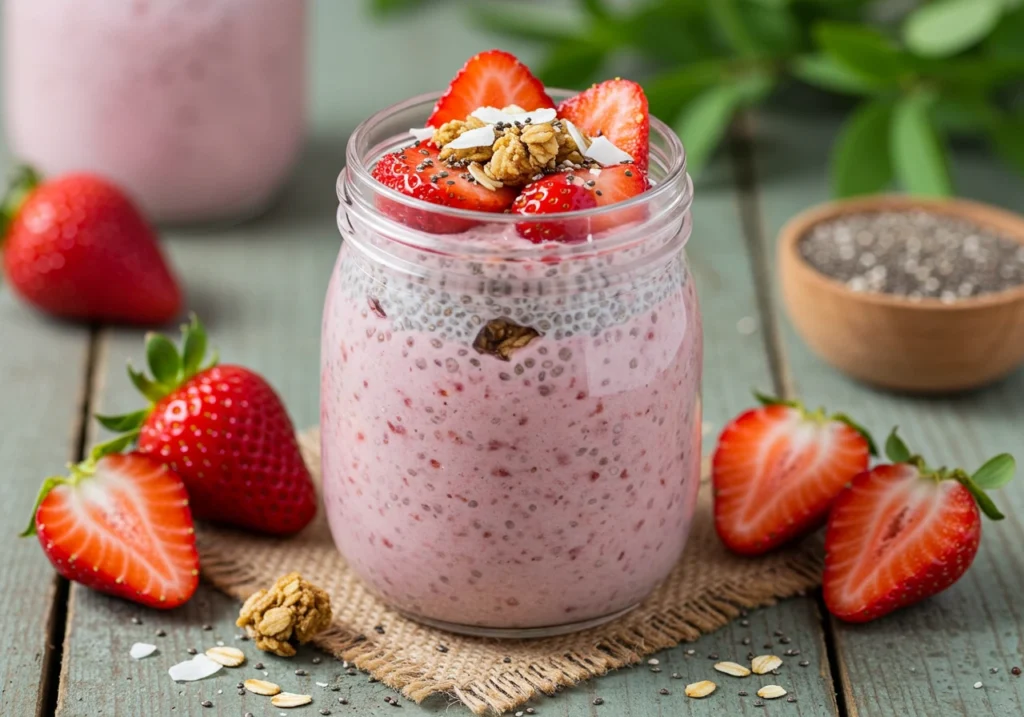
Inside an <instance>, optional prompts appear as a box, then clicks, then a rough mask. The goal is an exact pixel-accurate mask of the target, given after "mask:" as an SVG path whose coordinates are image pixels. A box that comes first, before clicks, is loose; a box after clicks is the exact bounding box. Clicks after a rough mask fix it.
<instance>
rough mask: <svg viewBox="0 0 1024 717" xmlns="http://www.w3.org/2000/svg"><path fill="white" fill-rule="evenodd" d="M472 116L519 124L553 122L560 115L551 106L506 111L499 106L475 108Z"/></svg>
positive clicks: (491, 122)
mask: <svg viewBox="0 0 1024 717" xmlns="http://www.w3.org/2000/svg"><path fill="white" fill-rule="evenodd" d="M470 116H471V117H476V118H477V119H478V120H480V121H481V122H485V123H487V124H498V123H499V122H501V123H502V124H515V123H516V122H518V123H519V124H527V123H530V124H543V123H545V122H551V121H552V120H553V119H555V117H557V116H558V115H557V113H556V112H555V111H554V110H553V109H551V108H542V109H539V110H533V111H531V112H505V111H503V110H499V109H498V108H497V107H481V108H479V109H476V110H473V112H472V113H471V114H470Z"/></svg>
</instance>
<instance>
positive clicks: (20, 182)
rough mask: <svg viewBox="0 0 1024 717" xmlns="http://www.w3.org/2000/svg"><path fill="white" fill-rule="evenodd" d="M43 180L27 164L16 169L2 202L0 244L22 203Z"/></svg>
mask: <svg viewBox="0 0 1024 717" xmlns="http://www.w3.org/2000/svg"><path fill="white" fill-rule="evenodd" d="M41 180H42V178H41V177H40V176H39V174H38V173H37V172H36V171H35V170H34V169H32V168H31V167H29V166H27V165H21V166H20V167H18V168H16V169H15V170H14V173H13V175H12V176H11V181H10V183H9V184H8V185H7V193H6V194H5V195H4V198H3V200H2V202H0V244H3V240H4V238H5V237H6V236H7V231H8V229H10V227H11V224H13V223H14V219H15V217H17V216H18V212H19V211H21V205H22V204H24V203H25V200H26V199H27V198H28V195H29V194H31V193H32V192H33V191H35V188H36V187H38V186H39V182H40V181H41Z"/></svg>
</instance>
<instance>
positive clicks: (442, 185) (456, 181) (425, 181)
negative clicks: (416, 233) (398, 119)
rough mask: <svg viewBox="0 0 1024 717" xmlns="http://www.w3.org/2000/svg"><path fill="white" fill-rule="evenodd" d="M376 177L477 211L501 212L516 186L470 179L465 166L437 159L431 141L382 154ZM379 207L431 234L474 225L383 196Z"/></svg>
mask: <svg viewBox="0 0 1024 717" xmlns="http://www.w3.org/2000/svg"><path fill="white" fill-rule="evenodd" d="M373 177H374V179H376V180H377V181H378V182H380V183H381V184H383V185H384V186H386V187H390V188H391V189H395V190H397V191H399V192H401V193H402V194H405V195H408V196H410V197H415V198H416V199H422V200H423V201H425V202H430V203H431V204H439V205H441V206H445V207H454V208H457V209H472V210H474V211H478V212H492V213H500V212H504V211H505V210H507V209H508V208H509V207H511V206H512V202H513V201H515V198H516V190H515V189H513V188H511V187H499V188H498V189H497V190H495V191H492V190H490V189H487V188H486V187H483V186H481V185H480V184H478V183H477V182H474V181H471V180H470V175H469V173H468V172H467V170H465V169H454V168H452V167H449V166H447V165H446V164H445V163H444V162H443V161H441V160H440V159H438V150H437V148H436V147H435V146H434V145H433V144H432V143H431V142H430V141H429V140H425V141H423V142H419V143H418V144H416V145H415V146H414V147H410V148H408V149H403V150H400V151H398V152H393V153H392V154H386V155H384V156H383V157H381V158H380V161H379V162H377V165H376V166H375V167H374V168H373ZM377 207H378V209H380V211H381V212H383V213H384V214H386V215H388V216H390V217H391V218H392V219H395V220H396V221H399V222H402V223H403V224H405V225H407V226H410V227H412V228H414V229H419V230H421V231H426V232H430V233H432V234H455V233H458V232H462V231H466V230H467V229H469V228H471V227H473V226H475V224H476V222H473V221H472V220H467V219H456V218H452V217H443V216H437V215H436V214H433V213H431V212H430V211H429V210H425V209H417V208H415V207H409V206H406V205H404V204H401V203H399V202H396V201H393V200H390V199H387V198H386V197H380V198H378V200H377Z"/></svg>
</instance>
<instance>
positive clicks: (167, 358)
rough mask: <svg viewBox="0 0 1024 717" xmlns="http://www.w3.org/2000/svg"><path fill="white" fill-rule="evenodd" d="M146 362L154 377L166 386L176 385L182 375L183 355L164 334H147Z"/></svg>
mask: <svg viewBox="0 0 1024 717" xmlns="http://www.w3.org/2000/svg"><path fill="white" fill-rule="evenodd" d="M146 363H147V364H148V365H149V370H150V372H151V373H152V374H153V378H155V379H156V380H157V382H159V383H162V384H163V385H164V386H168V387H171V386H174V385H175V384H177V383H178V379H179V378H180V376H181V356H179V355H178V349H177V347H175V345H174V344H173V343H172V342H171V340H170V339H169V338H167V337H166V336H164V335H162V334H148V335H147V336H146Z"/></svg>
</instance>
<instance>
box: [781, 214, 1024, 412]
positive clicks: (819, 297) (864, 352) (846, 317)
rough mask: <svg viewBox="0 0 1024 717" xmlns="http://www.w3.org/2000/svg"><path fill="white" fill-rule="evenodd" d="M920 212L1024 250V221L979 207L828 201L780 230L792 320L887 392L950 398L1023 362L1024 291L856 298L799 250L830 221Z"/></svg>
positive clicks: (838, 362)
mask: <svg viewBox="0 0 1024 717" xmlns="http://www.w3.org/2000/svg"><path fill="white" fill-rule="evenodd" d="M914 209H923V210H927V211H929V212H932V213H935V214H944V215H947V216H952V217H958V218H961V219H966V220H969V221H972V222H974V223H975V224H978V225H980V226H983V227H988V228H990V229H993V230H996V231H998V232H1000V233H1002V234H1004V235H1005V236H1007V237H1008V238H1011V239H1014V240H1016V241H1019V242H1021V243H1022V244H1024V217H1021V216H1019V215H1017V214H1013V213H1011V212H1007V211H1005V210H1002V209H999V208H997V207H993V206H989V205H986V204H981V203H978V202H971V201H965V200H961V199H942V200H936V199H926V198H922V197H907V196H897V195H879V196H871V197H863V198H858V199H852V200H845V201H837V202H828V203H825V204H821V205H818V206H817V207H813V208H811V209H809V210H807V211H805V212H803V213H801V214H799V215H797V216H796V217H794V218H793V219H791V220H790V221H789V223H787V224H786V226H785V227H783V228H782V231H781V232H780V233H779V251H778V262H779V274H780V277H781V282H782V297H783V301H784V302H785V305H786V309H787V311H788V313H789V318H790V319H791V320H792V322H793V325H794V326H796V329H797V332H798V333H799V334H800V335H801V336H802V337H803V339H804V341H806V342H807V345H808V346H810V347H811V349H813V350H814V352H815V353H817V354H818V356H820V357H821V358H823V359H824V360H825V361H827V362H828V363H830V364H832V365H833V366H835V367H836V368H838V369H839V370H840V371H843V372H845V373H847V374H849V375H850V376H852V377H853V378H856V379H859V380H861V381H864V382H867V383H870V384H874V385H876V386H881V387H883V388H888V389H895V390H898V391H906V392H913V393H948V392H953V391H963V390H966V389H971V388H976V387H978V386H982V385H985V384H987V383H990V382H992V381H995V380H997V379H1000V378H1002V377H1004V376H1006V375H1007V374H1009V373H1010V372H1011V371H1013V369H1014V368H1016V367H1017V366H1019V365H1020V364H1021V363H1022V362H1024V286H1020V287H1016V288H1014V289H1011V290H1008V291H1002V292H999V293H994V294H987V295H982V296H978V297H972V298H967V299H961V300H958V301H956V302H953V303H943V302H942V301H940V300H939V299H930V298H929V299H921V300H917V301H911V300H910V299H906V298H902V297H898V296H893V295H890V294H874V293H867V292H855V291H852V290H851V289H849V288H847V286H846V284H844V283H843V282H840V281H837V280H835V279H831V278H829V277H827V276H825V275H824V274H822V273H820V272H819V271H817V270H816V269H814V268H813V267H812V266H811V265H810V264H808V263H807V262H806V261H805V260H804V258H803V257H802V256H801V255H800V253H799V250H798V248H797V244H798V242H799V241H800V239H801V238H802V237H804V236H805V235H806V234H807V232H808V231H809V230H810V229H811V228H812V227H813V226H814V225H815V224H817V223H819V222H821V221H826V220H829V219H834V218H836V217H839V216H842V215H844V214H851V213H858V212H872V211H900V210H903V211H906V210H914Z"/></svg>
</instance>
